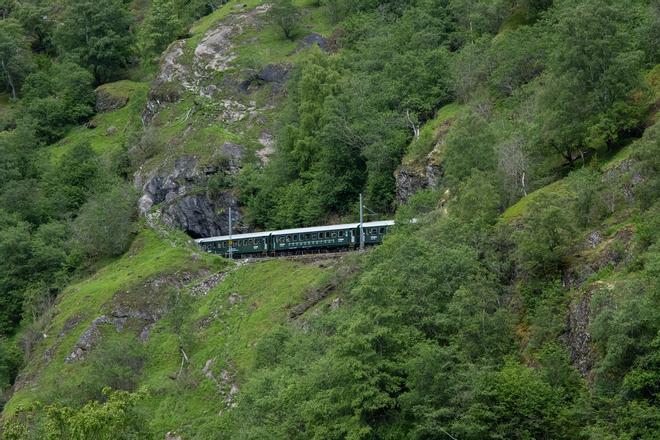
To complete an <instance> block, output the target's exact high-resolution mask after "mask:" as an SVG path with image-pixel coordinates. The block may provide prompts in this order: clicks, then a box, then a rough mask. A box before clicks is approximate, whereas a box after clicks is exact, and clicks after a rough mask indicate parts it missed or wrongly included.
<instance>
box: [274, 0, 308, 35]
mask: <svg viewBox="0 0 660 440" xmlns="http://www.w3.org/2000/svg"><path fill="white" fill-rule="evenodd" d="M271 17H272V20H273V23H274V24H275V26H277V27H278V28H279V29H280V30H281V31H282V35H284V38H286V39H287V40H293V39H294V38H295V37H296V35H297V33H298V29H299V27H300V18H301V14H300V11H299V10H298V8H297V7H296V6H295V5H294V4H293V2H292V1H291V0H277V1H276V2H275V4H274V5H273V6H272V8H271Z"/></svg>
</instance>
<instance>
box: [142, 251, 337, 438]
mask: <svg viewBox="0 0 660 440" xmlns="http://www.w3.org/2000/svg"><path fill="white" fill-rule="evenodd" d="M328 276H329V270H328V269H327V268H326V269H321V268H319V267H318V266H316V265H305V264H302V263H299V262H293V261H287V260H271V261H267V262H260V263H254V264H249V265H246V266H243V267H241V268H239V269H237V270H235V271H234V272H232V273H231V274H229V275H228V277H227V278H226V279H225V280H224V282H222V283H221V284H220V285H219V286H218V287H216V288H215V289H213V290H212V291H211V292H209V294H208V295H206V296H204V297H201V298H199V299H197V300H196V301H195V302H194V304H193V305H192V307H191V309H190V315H189V319H188V320H187V325H188V326H189V328H188V330H189V332H190V333H191V334H193V335H194V336H193V338H192V339H193V340H192V342H190V343H189V345H188V347H189V349H188V353H187V354H188V356H190V364H189V365H188V366H187V368H186V370H185V377H186V379H185V380H184V379H180V380H178V381H173V380H172V379H169V378H168V377H170V376H172V375H173V374H175V373H177V372H178V370H179V368H180V366H181V353H180V351H179V349H178V346H179V339H178V338H177V335H176V334H173V333H172V330H171V327H170V326H169V324H168V321H167V320H163V321H161V322H160V323H159V324H158V325H157V327H156V328H155V329H154V331H153V333H152V338H151V339H150V341H149V343H148V345H147V349H148V351H149V353H150V356H151V359H150V362H149V365H148V367H147V370H146V372H145V381H144V384H145V385H146V386H147V387H148V388H149V389H150V390H151V391H152V395H153V398H152V399H150V400H149V402H147V406H148V407H149V411H150V412H151V413H152V414H154V418H153V420H152V428H153V429H154V430H155V431H156V433H157V434H158V435H160V434H164V433H165V432H167V431H169V430H177V431H179V432H186V430H190V431H193V430H197V429H198V428H199V427H198V425H199V424H200V423H204V420H205V419H206V417H208V416H209V415H217V414H218V413H220V412H221V411H222V410H223V409H225V403H224V400H223V396H222V395H221V394H219V392H218V389H217V388H216V384H215V383H214V382H213V381H212V380H211V379H209V378H207V377H205V376H204V375H203V374H202V372H201V370H202V369H203V368H204V366H205V365H206V363H207V362H208V361H209V360H213V364H212V365H213V366H212V367H211V371H212V372H213V375H214V376H215V377H216V378H217V379H220V377H221V374H222V370H227V371H229V372H231V374H232V375H233V376H234V381H235V382H237V383H238V385H239V387H240V383H241V382H242V381H243V380H244V379H245V378H246V377H247V376H249V374H250V372H251V369H252V368H253V363H254V355H255V352H254V347H255V345H256V344H257V342H258V341H259V340H260V339H261V338H262V337H264V336H265V335H266V334H268V333H269V332H270V331H272V329H273V328H275V327H277V326H278V325H281V324H286V322H287V313H288V309H290V308H291V307H292V306H293V305H295V304H298V303H300V302H302V301H303V299H304V297H305V294H306V292H308V291H309V289H312V288H314V287H315V286H318V285H319V284H320V283H322V282H323V281H324V280H325V279H327V277H328ZM230 296H232V297H233V298H240V299H238V300H237V301H236V302H235V303H234V304H231V303H230V301H229V297H230ZM173 409H176V410H175V411H173ZM193 428H194V429H193Z"/></svg>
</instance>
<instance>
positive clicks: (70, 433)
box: [43, 388, 149, 440]
mask: <svg viewBox="0 0 660 440" xmlns="http://www.w3.org/2000/svg"><path fill="white" fill-rule="evenodd" d="M103 394H105V396H106V399H105V401H104V402H98V401H91V402H89V403H87V404H85V405H84V406H83V407H82V408H80V409H73V408H70V407H67V406H63V405H58V404H53V405H49V406H46V407H45V408H43V410H44V411H45V413H46V424H45V427H46V432H47V437H46V440H55V439H62V438H70V439H81V440H82V439H88V438H94V439H98V440H111V439H126V440H128V439H135V438H146V437H149V435H148V434H149V433H148V432H147V429H146V426H147V424H146V423H145V420H144V419H143V417H142V415H141V414H140V412H139V411H138V410H137V405H138V403H139V402H140V401H141V400H143V399H144V398H145V396H146V392H144V391H139V392H136V393H129V392H126V391H112V390H111V389H110V388H104V389H103Z"/></svg>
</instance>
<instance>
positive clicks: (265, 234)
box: [195, 220, 394, 243]
mask: <svg viewBox="0 0 660 440" xmlns="http://www.w3.org/2000/svg"><path fill="white" fill-rule="evenodd" d="M358 226H360V223H344V224H341V225H327V226H311V227H307V228H294V229H281V230H279V231H265V232H252V233H249V234H233V235H232V236H231V239H232V240H243V239H247V238H266V237H269V236H271V235H289V234H304V233H306V232H325V231H336V230H340V229H355V228H357V227H358ZM363 226H364V227H365V228H380V227H382V226H394V220H381V221H377V222H366V223H364V224H363ZM226 240H229V235H222V236H218V237H208V238H198V239H197V240H195V242H197V243H209V242H214V241H226Z"/></svg>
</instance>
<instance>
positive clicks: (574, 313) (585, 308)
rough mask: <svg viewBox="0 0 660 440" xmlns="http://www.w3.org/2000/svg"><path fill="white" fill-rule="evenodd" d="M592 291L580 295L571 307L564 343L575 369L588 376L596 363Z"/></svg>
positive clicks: (567, 318)
mask: <svg viewBox="0 0 660 440" xmlns="http://www.w3.org/2000/svg"><path fill="white" fill-rule="evenodd" d="M590 304H591V291H590V290H589V291H587V292H584V293H582V294H580V295H579V296H578V297H577V298H576V299H575V300H574V301H573V302H572V303H571V305H570V307H569V311H568V316H567V317H566V326H567V328H568V332H567V333H566V334H565V335H564V342H565V343H566V346H567V347H568V350H569V353H570V355H571V361H572V363H573V365H574V366H575V368H576V369H577V370H578V371H579V372H580V374H582V376H585V377H586V376H588V375H589V373H590V372H591V368H592V367H593V363H594V353H593V350H592V347H591V333H590V332H589V325H590V324H591V306H590Z"/></svg>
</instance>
